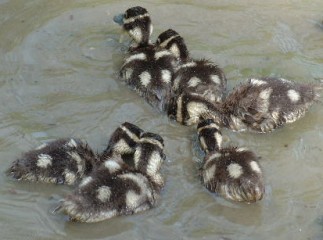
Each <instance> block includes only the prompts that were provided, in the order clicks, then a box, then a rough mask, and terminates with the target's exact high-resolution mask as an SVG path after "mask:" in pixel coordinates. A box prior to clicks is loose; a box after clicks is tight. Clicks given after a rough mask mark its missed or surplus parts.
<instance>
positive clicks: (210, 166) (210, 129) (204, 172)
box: [197, 119, 265, 202]
mask: <svg viewBox="0 0 323 240" xmlns="http://www.w3.org/2000/svg"><path fill="white" fill-rule="evenodd" d="M197 132H198V138H199V142H200V145H201V147H202V149H203V151H204V152H205V154H206V156H205V158H204V161H203V164H202V167H201V178H202V183H203V185H204V186H205V187H206V188H207V189H208V190H209V191H210V192H215V193H218V194H219V195H221V196H222V197H224V198H225V199H228V200H232V201H239V202H255V201H259V200H261V199H262V197H263V194H264V192H265V187H264V182H263V172H262V169H261V167H260V165H259V162H258V157H257V156H256V155H255V154H254V153H253V152H252V151H250V150H248V149H247V148H244V147H226V148H222V147H221V145H222V134H221V132H220V130H219V126H218V125H217V124H216V123H215V122H214V121H213V120H211V119H207V120H202V121H200V122H199V124H198V126H197Z"/></svg>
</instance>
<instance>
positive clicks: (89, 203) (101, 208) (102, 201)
mask: <svg viewBox="0 0 323 240" xmlns="http://www.w3.org/2000/svg"><path fill="white" fill-rule="evenodd" d="M130 128H131V129H132V132H130V131H128V130H129V129H130ZM125 129H127V130H126V131H125ZM120 130H122V132H120ZM138 130H140V131H138ZM133 132H137V133H140V134H139V135H136V137H134V136H133ZM120 133H121V134H120ZM124 136H132V140H134V141H133V142H132V143H133V145H132V144H127V146H130V148H131V149H132V150H131V152H133V155H132V156H133V159H132V161H133V163H132V164H127V163H125V162H124V161H123V158H122V154H118V153H119V152H118V151H119V150H120V149H119V148H116V147H113V144H112V143H113V142H114V143H116V144H118V143H119V142H120V141H122V139H123V140H124V139H126V138H127V137H124ZM137 137H138V139H137ZM112 138H113V139H112V140H110V143H111V147H112V148H111V149H114V150H116V153H113V154H111V155H110V154H109V155H105V158H104V159H103V158H101V161H102V163H101V165H100V166H99V167H98V168H97V169H95V170H94V171H93V172H92V173H91V174H90V175H89V176H88V177H86V178H84V179H83V180H82V182H81V183H80V185H79V186H78V188H77V189H76V190H75V191H74V192H73V193H72V194H70V195H68V196H67V197H66V198H65V199H64V200H63V201H62V203H61V205H60V206H59V209H61V210H62V211H63V212H65V213H66V214H67V215H68V216H69V217H70V219H72V220H75V221H80V222H98V221H102V220H105V219H109V218H111V217H114V216H119V215H129V214H134V213H138V212H141V211H144V210H148V209H150V208H152V207H154V206H155V205H156V204H157V202H158V199H159V197H160V191H161V188H162V187H163V186H164V180H163V177H162V176H161V174H160V167H161V165H162V163H163V160H164V158H165V156H164V153H163V147H164V145H163V139H162V138H161V137H160V136H159V135H157V134H154V133H149V132H143V131H142V130H141V129H139V128H138V127H136V126H135V125H132V124H129V123H125V124H122V125H121V126H120V127H119V129H117V130H116V131H115V133H114V134H113V135H112ZM118 139H119V140H118ZM109 145H110V144H109ZM121 145H124V144H121ZM108 149H110V147H109V148H108ZM124 149H126V150H127V151H126V152H128V150H129V149H128V147H127V148H121V153H123V150H124Z"/></svg>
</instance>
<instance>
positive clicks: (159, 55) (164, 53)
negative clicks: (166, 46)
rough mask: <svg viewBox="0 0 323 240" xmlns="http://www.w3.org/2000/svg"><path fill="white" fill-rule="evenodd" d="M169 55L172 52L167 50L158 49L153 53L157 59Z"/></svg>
mask: <svg viewBox="0 0 323 240" xmlns="http://www.w3.org/2000/svg"><path fill="white" fill-rule="evenodd" d="M170 55H172V53H171V52H169V51H167V50H163V51H158V52H156V53H155V59H156V60H158V59H160V58H162V57H164V56H170Z"/></svg>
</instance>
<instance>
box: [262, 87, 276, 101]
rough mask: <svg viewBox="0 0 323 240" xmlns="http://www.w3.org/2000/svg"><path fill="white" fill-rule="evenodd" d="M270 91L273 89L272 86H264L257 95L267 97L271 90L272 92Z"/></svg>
mask: <svg viewBox="0 0 323 240" xmlns="http://www.w3.org/2000/svg"><path fill="white" fill-rule="evenodd" d="M272 91H273V89H272V88H266V89H264V90H262V91H261V92H260V93H259V97H260V98H261V99H269V97H270V94H271V92H272Z"/></svg>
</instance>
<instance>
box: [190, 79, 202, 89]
mask: <svg viewBox="0 0 323 240" xmlns="http://www.w3.org/2000/svg"><path fill="white" fill-rule="evenodd" d="M201 82H202V81H201V79H199V78H198V77H191V79H190V80H189V81H188V82H187V84H188V86H189V87H196V86H197V85H198V84H199V83H201Z"/></svg>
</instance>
